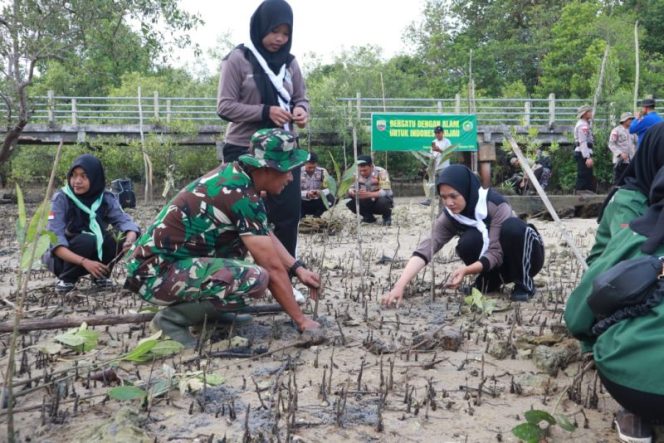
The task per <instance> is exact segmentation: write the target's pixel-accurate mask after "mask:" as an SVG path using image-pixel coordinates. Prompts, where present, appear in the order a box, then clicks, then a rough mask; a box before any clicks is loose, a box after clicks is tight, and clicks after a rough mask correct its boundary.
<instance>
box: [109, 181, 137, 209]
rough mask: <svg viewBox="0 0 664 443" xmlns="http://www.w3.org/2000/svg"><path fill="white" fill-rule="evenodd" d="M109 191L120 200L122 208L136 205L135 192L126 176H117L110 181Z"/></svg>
mask: <svg viewBox="0 0 664 443" xmlns="http://www.w3.org/2000/svg"><path fill="white" fill-rule="evenodd" d="M111 192H112V193H113V195H115V198H117V199H118V201H119V202H120V206H122V209H124V208H135V207H136V194H134V185H133V184H132V183H131V180H129V179H128V178H118V179H115V180H113V181H112V182H111Z"/></svg>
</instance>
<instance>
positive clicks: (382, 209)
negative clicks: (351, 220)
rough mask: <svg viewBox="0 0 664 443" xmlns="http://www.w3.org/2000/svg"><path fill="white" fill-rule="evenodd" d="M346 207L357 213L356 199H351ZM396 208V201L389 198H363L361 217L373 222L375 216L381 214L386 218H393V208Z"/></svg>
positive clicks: (361, 201)
mask: <svg viewBox="0 0 664 443" xmlns="http://www.w3.org/2000/svg"><path fill="white" fill-rule="evenodd" d="M346 207H348V209H350V210H351V211H353V213H356V212H357V211H356V207H355V199H354V198H351V199H350V201H349V202H348V203H346ZM393 207H394V201H393V200H392V199H391V198H389V197H378V198H376V199H373V198H363V199H361V200H360V215H361V216H362V218H364V219H368V220H373V219H375V218H374V214H379V215H382V216H383V219H385V218H391V217H392V208H393Z"/></svg>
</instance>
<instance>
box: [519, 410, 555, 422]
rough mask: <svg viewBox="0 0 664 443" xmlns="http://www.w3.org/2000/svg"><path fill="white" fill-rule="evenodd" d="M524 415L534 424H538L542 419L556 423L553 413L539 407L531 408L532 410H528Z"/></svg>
mask: <svg viewBox="0 0 664 443" xmlns="http://www.w3.org/2000/svg"><path fill="white" fill-rule="evenodd" d="M524 415H525V417H526V420H527V421H528V423H532V424H534V425H538V424H539V423H540V422H541V421H545V422H547V423H548V424H550V425H554V424H556V419H555V418H553V416H552V415H551V414H549V413H548V412H546V411H542V410H539V409H531V410H530V411H527V412H526V413H525V414H524Z"/></svg>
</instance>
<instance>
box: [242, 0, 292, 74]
mask: <svg viewBox="0 0 664 443" xmlns="http://www.w3.org/2000/svg"><path fill="white" fill-rule="evenodd" d="M284 24H285V25H288V28H289V29H290V35H289V37H288V42H287V43H286V44H285V45H283V46H282V47H281V48H280V49H279V50H278V51H277V52H270V51H268V50H267V49H265V47H264V46H263V37H265V36H266V35H267V34H269V33H270V32H272V30H274V29H275V28H276V27H277V26H279V25H284ZM249 35H250V36H251V43H253V44H254V47H255V48H256V49H257V50H258V52H259V53H260V54H261V55H262V56H263V58H264V59H265V61H266V62H267V65H268V66H269V67H270V69H272V71H273V72H274V73H275V74H277V73H279V69H280V68H281V66H282V65H283V64H284V63H289V62H290V61H291V60H292V56H291V55H290V49H291V44H292V42H293V10H292V9H291V7H290V5H289V4H288V3H286V2H285V1H284V0H265V1H264V2H263V3H261V4H260V6H259V7H258V8H257V9H256V11H255V12H254V15H252V16H251V22H250V26H249Z"/></svg>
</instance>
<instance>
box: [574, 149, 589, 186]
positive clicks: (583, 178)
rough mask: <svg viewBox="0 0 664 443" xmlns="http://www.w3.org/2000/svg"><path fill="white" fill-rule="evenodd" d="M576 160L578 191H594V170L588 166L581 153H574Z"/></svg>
mask: <svg viewBox="0 0 664 443" xmlns="http://www.w3.org/2000/svg"><path fill="white" fill-rule="evenodd" d="M574 159H575V160H576V186H575V188H574V189H576V190H577V191H592V190H593V189H594V187H593V168H589V167H587V166H586V159H585V158H583V155H581V153H580V152H575V153H574Z"/></svg>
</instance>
